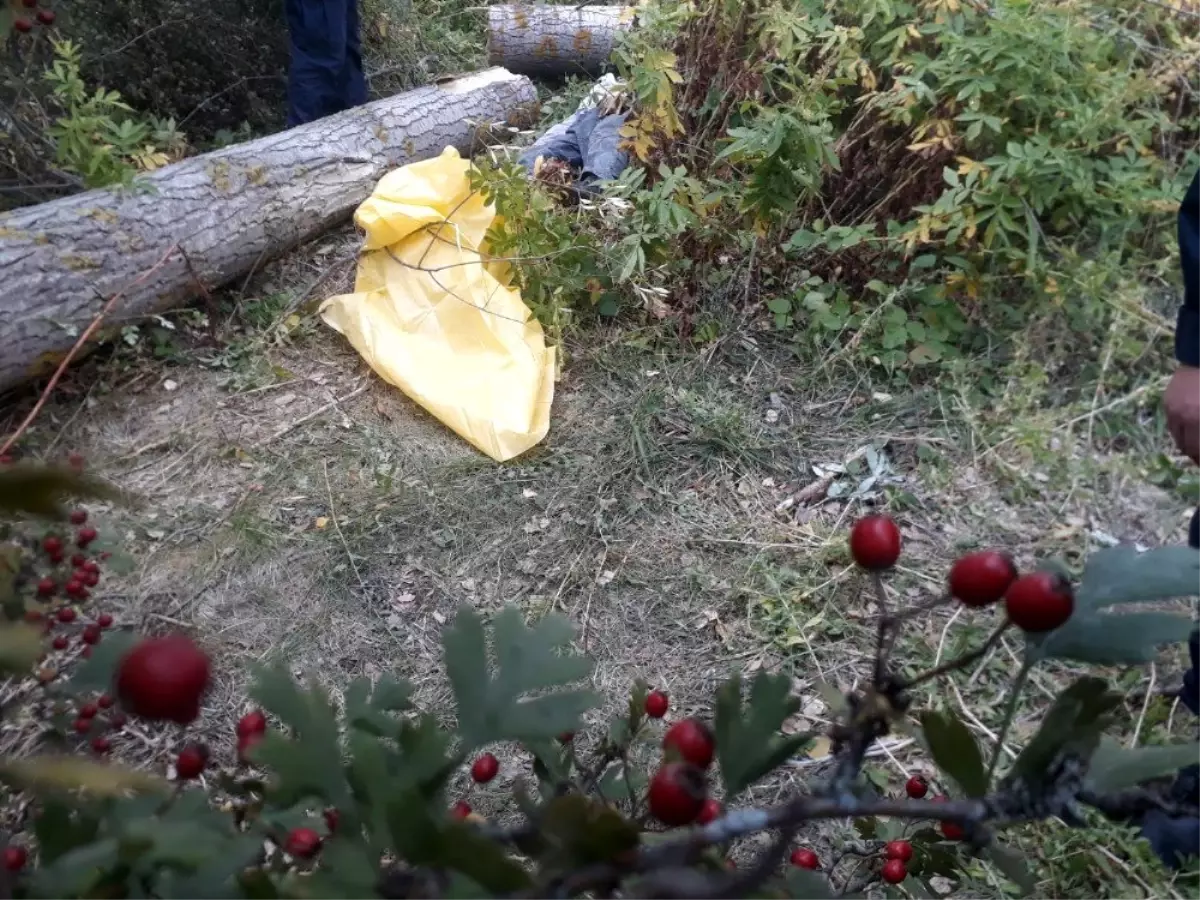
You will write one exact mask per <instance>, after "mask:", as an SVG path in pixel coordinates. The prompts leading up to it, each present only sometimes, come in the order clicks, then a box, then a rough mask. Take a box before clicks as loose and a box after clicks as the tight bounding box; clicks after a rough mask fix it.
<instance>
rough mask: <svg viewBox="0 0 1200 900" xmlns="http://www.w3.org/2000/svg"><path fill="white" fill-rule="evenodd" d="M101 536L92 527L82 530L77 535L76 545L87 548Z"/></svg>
mask: <svg viewBox="0 0 1200 900" xmlns="http://www.w3.org/2000/svg"><path fill="white" fill-rule="evenodd" d="M99 536H100V535H99V534H98V533H97V532H96V529H95V528H92V527H91V526H90V525H89V526H88V527H86V528H80V529H79V533H78V534H77V535H75V545H76V546H77V547H86V546H87V545H88V544H90V543H91V542H92V541H94V540H95V539H96V538H98V537H99Z"/></svg>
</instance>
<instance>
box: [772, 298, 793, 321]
mask: <svg viewBox="0 0 1200 900" xmlns="http://www.w3.org/2000/svg"><path fill="white" fill-rule="evenodd" d="M767 309H769V310H770V311H771V312H773V313H775V314H776V315H778V316H786V315H787V314H788V313H790V312H791V311H792V300H791V298H790V297H772V298H771V299H770V300H768V301H767Z"/></svg>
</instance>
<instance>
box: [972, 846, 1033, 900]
mask: <svg viewBox="0 0 1200 900" xmlns="http://www.w3.org/2000/svg"><path fill="white" fill-rule="evenodd" d="M985 853H986V854H987V858H988V859H989V860H990V861H991V863H992V865H994V866H995V867H996V868H997V869H999V870H1000V872H1001V873H1003V875H1004V877H1005V878H1007V879H1008V880H1009V881H1011V882H1012V883H1013V884H1015V885H1016V886H1017V887H1018V888H1020V889H1021V896H1022V897H1026V896H1028V895H1030V894H1032V893H1033V892H1034V891H1035V890H1037V879H1035V878H1034V877H1033V873H1032V872H1030V871H1029V864H1028V863H1027V862H1026V861H1025V857H1024V856H1022V855H1021V854H1020V853H1018V852H1017V851H1015V850H1013V849H1012V848H1011V847H1009V846H1007V845H1006V844H1002V843H1000V842H999V841H997V840H992V842H991V843H989V844H988V846H987V850H986V851H985Z"/></svg>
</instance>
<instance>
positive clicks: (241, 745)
mask: <svg viewBox="0 0 1200 900" xmlns="http://www.w3.org/2000/svg"><path fill="white" fill-rule="evenodd" d="M262 739H263V736H262V735H261V734H244V735H242V736H240V737H239V738H238V739H237V756H238V762H241V763H245V764H246V765H252V764H253V763H254V760H252V759H251V758H250V751H251V750H253V749H254V748H255V747H256V746H257V745H258V743H259V741H261V740H262Z"/></svg>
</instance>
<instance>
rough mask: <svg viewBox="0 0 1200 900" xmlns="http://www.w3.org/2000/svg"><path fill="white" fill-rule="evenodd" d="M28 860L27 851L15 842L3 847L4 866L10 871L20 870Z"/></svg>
mask: <svg viewBox="0 0 1200 900" xmlns="http://www.w3.org/2000/svg"><path fill="white" fill-rule="evenodd" d="M28 861H29V851H28V850H26V849H25V848H24V847H18V846H17V845H16V844H9V845H8V846H7V847H5V848H4V868H5V869H7V870H8V871H10V872H20V871H21V870H22V869H23V868H25V863H27V862H28Z"/></svg>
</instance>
